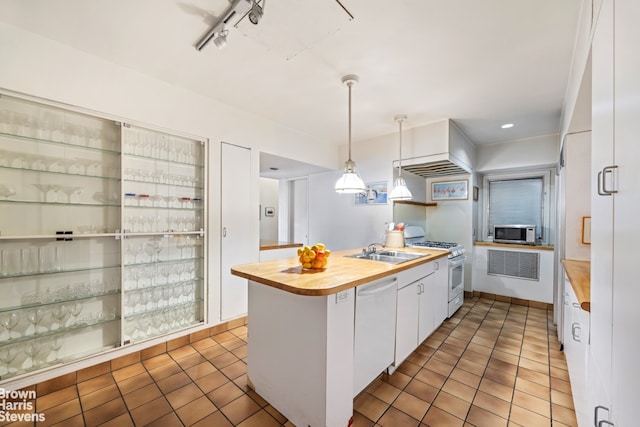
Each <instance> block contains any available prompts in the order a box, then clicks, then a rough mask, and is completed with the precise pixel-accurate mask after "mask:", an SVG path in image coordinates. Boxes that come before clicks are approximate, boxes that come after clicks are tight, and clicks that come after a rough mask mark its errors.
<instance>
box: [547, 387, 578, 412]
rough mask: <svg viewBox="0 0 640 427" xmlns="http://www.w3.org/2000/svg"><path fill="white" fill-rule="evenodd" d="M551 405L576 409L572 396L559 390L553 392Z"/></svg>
mask: <svg viewBox="0 0 640 427" xmlns="http://www.w3.org/2000/svg"><path fill="white" fill-rule="evenodd" d="M551 403H552V404H554V405H559V406H563V407H565V408H567V409H574V406H573V397H572V396H571V395H570V394H567V393H563V392H561V391H558V390H553V389H552V390H551Z"/></svg>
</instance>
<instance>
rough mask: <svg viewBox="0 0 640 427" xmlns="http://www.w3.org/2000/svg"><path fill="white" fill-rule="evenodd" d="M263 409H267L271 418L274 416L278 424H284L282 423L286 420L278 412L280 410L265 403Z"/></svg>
mask: <svg viewBox="0 0 640 427" xmlns="http://www.w3.org/2000/svg"><path fill="white" fill-rule="evenodd" d="M264 410H265V411H267V412H268V413H269V415H271V416H272V417H273V418H275V419H276V421H278V422H279V423H280V424H284V423H286V422H287V419H286V418H285V416H284V415H282V414H281V413H280V411H278V410H277V409H276V408H274V407H273V406H271V405H267V406H265V407H264Z"/></svg>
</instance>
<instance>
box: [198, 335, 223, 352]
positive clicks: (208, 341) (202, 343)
mask: <svg viewBox="0 0 640 427" xmlns="http://www.w3.org/2000/svg"><path fill="white" fill-rule="evenodd" d="M214 345H218V343H217V342H215V341H214V340H213V339H212V338H211V337H207V338H203V339H201V340H198V341H194V342H192V343H191V347H193V348H195V349H196V350H197V351H199V352H200V353H202V350H204V349H205V348H209V347H211V346H214Z"/></svg>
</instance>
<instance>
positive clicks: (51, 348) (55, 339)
mask: <svg viewBox="0 0 640 427" xmlns="http://www.w3.org/2000/svg"><path fill="white" fill-rule="evenodd" d="M116 320H120V319H119V318H117V319H112V320H109V321H103V322H100V323H95V324H92V325H87V326H84V327H83V328H76V329H75V330H76V331H80V330H84V331H89V330H91V329H98V328H103V327H105V325H108V324H109V323H112V322H114V321H116ZM66 335H67V333H66V332H60V333H58V334H52V335H50V336H48V337H45V338H39V339H36V340H33V341H32V342H31V343H29V342H27V343H17V344H15V345H13V343H12V345H7V346H4V347H0V372H2V374H0V381H2V380H6V379H8V378H12V377H16V376H19V375H23V374H28V373H30V372H34V371H39V370H42V369H45V368H50V367H54V366H59V365H63V364H65V363H69V362H73V361H76V360H78V359H82V358H85V357H89V356H92V355H95V354H99V353H103V352H105V351H108V350H112V349H114V348H117V347H120V345H121V343H120V340H117V341H115V342H112V343H110V344H108V345H101V346H97V347H94V348H90V349H87V348H84V349H83V350H81V351H75V352H73V354H72V355H70V356H62V357H60V352H61V351H62V350H63V349H64V346H65V338H66V337H65V336H66ZM30 344H34V345H35V346H36V347H32V346H31V345H30ZM38 347H39V348H38ZM34 351H35V353H34ZM18 356H21V357H20V358H18ZM19 362H22V363H20V366H17V365H18V363H19ZM25 364H26V365H27V366H25Z"/></svg>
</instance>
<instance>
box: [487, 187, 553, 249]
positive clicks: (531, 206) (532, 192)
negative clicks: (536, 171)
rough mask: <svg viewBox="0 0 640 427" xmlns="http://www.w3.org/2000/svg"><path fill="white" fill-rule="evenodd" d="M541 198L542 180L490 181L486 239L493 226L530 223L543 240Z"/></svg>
mask: <svg viewBox="0 0 640 427" xmlns="http://www.w3.org/2000/svg"><path fill="white" fill-rule="evenodd" d="M542 196H543V180H542V177H537V178H523V179H509V180H500V181H489V229H488V230H487V231H488V234H489V236H493V227H494V226H495V225H496V224H525V225H530V224H532V225H535V226H536V237H542V218H543V212H542Z"/></svg>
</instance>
